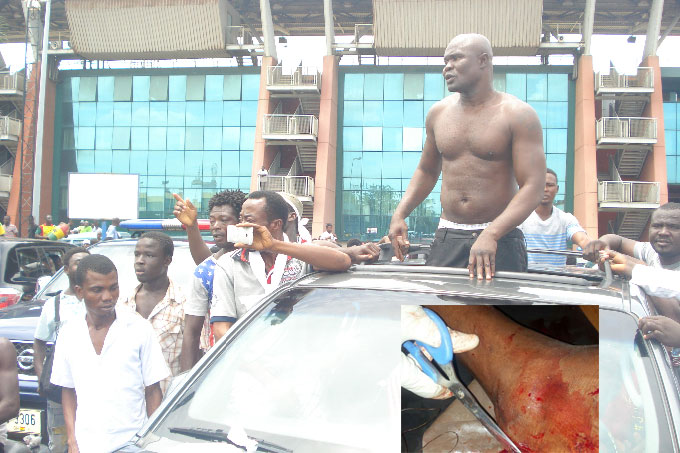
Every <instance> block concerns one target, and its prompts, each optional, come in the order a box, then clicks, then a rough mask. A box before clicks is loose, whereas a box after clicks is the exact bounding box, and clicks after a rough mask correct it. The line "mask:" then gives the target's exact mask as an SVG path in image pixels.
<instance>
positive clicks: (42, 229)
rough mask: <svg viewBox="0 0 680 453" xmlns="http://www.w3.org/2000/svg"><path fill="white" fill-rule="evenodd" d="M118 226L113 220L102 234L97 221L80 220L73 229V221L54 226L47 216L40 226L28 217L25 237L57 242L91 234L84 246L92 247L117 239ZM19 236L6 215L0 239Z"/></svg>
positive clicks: (0, 227) (118, 223)
mask: <svg viewBox="0 0 680 453" xmlns="http://www.w3.org/2000/svg"><path fill="white" fill-rule="evenodd" d="M119 225H120V219H118V218H114V219H113V220H112V221H111V224H110V225H109V226H108V228H107V229H106V232H105V233H103V232H102V228H101V222H100V221H99V220H93V221H92V223H90V222H89V221H88V220H81V221H80V223H79V225H78V226H77V227H74V221H73V220H69V221H68V222H62V223H59V224H57V225H55V224H54V222H53V221H52V215H50V214H47V215H46V216H45V221H44V222H43V223H41V224H40V225H36V224H35V220H34V218H33V216H29V217H28V230H27V231H28V235H27V237H28V238H30V239H48V240H58V239H62V238H63V237H65V236H68V235H69V234H82V233H93V237H92V238H91V239H86V240H85V242H84V245H94V244H96V243H97V242H99V241H101V240H107V241H108V240H112V239H119V238H120V233H118V226H119ZM20 236H21V234H20V232H19V229H18V228H17V226H16V225H14V224H13V223H12V219H11V217H10V216H8V215H6V216H4V217H3V220H2V223H1V224H0V237H4V238H8V239H9V238H18V237H20Z"/></svg>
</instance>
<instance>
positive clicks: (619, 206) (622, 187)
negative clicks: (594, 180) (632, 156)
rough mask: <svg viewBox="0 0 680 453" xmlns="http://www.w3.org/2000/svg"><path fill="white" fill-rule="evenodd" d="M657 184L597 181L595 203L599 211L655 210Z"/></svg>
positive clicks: (657, 194) (657, 202) (657, 197)
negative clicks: (596, 202)
mask: <svg viewBox="0 0 680 453" xmlns="http://www.w3.org/2000/svg"><path fill="white" fill-rule="evenodd" d="M659 193H660V185H659V183H658V182H641V181H599V182H598V184H597V201H598V205H599V209H600V211H622V210H629V209H656V208H658V207H659V202H660V198H659Z"/></svg>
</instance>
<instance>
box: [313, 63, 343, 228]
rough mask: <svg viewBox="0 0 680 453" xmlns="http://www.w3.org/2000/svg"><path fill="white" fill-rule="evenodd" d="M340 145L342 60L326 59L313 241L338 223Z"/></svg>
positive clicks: (320, 112)
mask: <svg viewBox="0 0 680 453" xmlns="http://www.w3.org/2000/svg"><path fill="white" fill-rule="evenodd" d="M337 143H338V57H335V56H333V55H326V56H325V57H323V74H322V77H321V102H320V104H319V134H318V146H317V150H316V177H315V179H314V214H313V220H312V237H318V236H319V235H321V233H322V232H323V231H324V227H325V225H326V223H332V224H333V225H334V226H335V225H336V222H335V190H336V185H337V183H336V179H337V178H336V174H337V173H336V171H337V157H336V147H337Z"/></svg>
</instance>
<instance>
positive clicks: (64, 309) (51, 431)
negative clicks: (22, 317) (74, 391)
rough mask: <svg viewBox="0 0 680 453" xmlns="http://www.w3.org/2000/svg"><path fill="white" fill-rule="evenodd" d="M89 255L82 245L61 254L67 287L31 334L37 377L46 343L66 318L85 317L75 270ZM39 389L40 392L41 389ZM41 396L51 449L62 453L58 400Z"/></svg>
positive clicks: (49, 302) (47, 304) (52, 339)
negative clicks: (45, 411) (57, 312)
mask: <svg viewBox="0 0 680 453" xmlns="http://www.w3.org/2000/svg"><path fill="white" fill-rule="evenodd" d="M89 254H90V252H88V251H87V250H86V249H84V248H82V247H74V248H72V249H69V250H68V251H67V252H66V253H64V257H63V262H64V273H65V274H66V276H67V277H68V288H66V289H65V290H64V291H62V292H61V293H60V294H58V295H57V296H55V297H52V298H50V299H48V300H47V301H46V302H45V304H44V305H43V307H42V311H41V312H40V318H39V319H38V325H37V326H36V328H35V334H34V335H33V336H34V339H33V351H34V353H33V354H34V355H33V366H34V368H35V375H36V376H38V377H40V375H42V370H43V363H44V362H45V355H46V352H47V343H54V342H55V341H56V340H57V334H58V330H59V328H60V327H61V326H62V325H64V323H66V322H67V321H68V320H69V319H72V318H76V317H82V316H85V304H84V303H83V301H81V300H79V299H78V297H77V296H76V289H75V288H76V269H78V264H80V261H81V260H82V259H83V258H85V257H86V256H88V255H89ZM57 297H59V323H57V322H56V319H55V311H56V310H55V308H56V300H57ZM38 391H39V392H42V390H41V389H38ZM43 396H46V397H47V433H48V435H49V444H48V445H49V448H50V452H52V453H62V452H65V451H66V429H65V428H64V423H65V422H64V413H63V411H62V407H61V402H60V401H53V400H52V399H50V397H49V396H48V395H43Z"/></svg>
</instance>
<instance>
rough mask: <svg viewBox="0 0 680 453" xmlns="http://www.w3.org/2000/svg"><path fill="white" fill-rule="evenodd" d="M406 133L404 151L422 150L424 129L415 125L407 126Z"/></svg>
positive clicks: (404, 132) (404, 131)
mask: <svg viewBox="0 0 680 453" xmlns="http://www.w3.org/2000/svg"><path fill="white" fill-rule="evenodd" d="M403 134H404V143H403V148H402V149H403V150H404V151H421V150H422V149H423V129H422V128H419V127H417V128H415V127H405V128H404V130H403Z"/></svg>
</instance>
